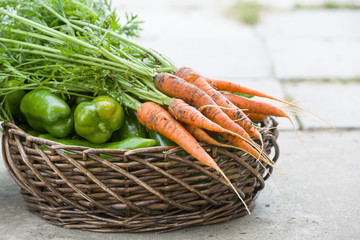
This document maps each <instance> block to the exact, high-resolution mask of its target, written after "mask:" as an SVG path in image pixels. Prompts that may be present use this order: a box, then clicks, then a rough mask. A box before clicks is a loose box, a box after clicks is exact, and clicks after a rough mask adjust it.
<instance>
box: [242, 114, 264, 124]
mask: <svg viewBox="0 0 360 240" xmlns="http://www.w3.org/2000/svg"><path fill="white" fill-rule="evenodd" d="M244 113H245V114H246V115H247V116H248V118H249V119H250V120H251V121H253V122H263V121H265V119H266V115H264V114H261V113H251V112H249V113H247V112H244Z"/></svg>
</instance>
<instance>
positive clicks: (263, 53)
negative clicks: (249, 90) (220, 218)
mask: <svg viewBox="0 0 360 240" xmlns="http://www.w3.org/2000/svg"><path fill="white" fill-rule="evenodd" d="M113 2H114V4H115V6H116V7H118V10H120V11H131V12H134V13H138V14H139V16H140V18H141V19H143V20H145V21H146V22H145V23H144V25H143V28H144V32H143V33H142V35H141V39H140V40H139V42H140V43H141V44H143V45H146V46H149V47H151V48H154V49H156V50H158V51H159V52H161V53H164V54H166V55H168V56H170V57H171V58H172V59H173V60H174V61H175V62H176V63H177V64H178V65H179V66H182V65H187V66H191V67H193V68H195V69H197V70H198V71H200V72H202V73H204V74H206V75H208V76H212V77H223V78H227V79H229V80H231V81H236V82H238V83H241V84H243V85H245V86H249V87H253V88H256V89H259V90H261V91H264V92H267V93H271V94H272V95H274V96H276V97H279V98H287V99H291V100H295V101H296V103H298V104H300V105H302V106H304V107H306V108H308V109H309V110H311V111H313V112H316V113H318V114H320V115H321V116H323V117H324V118H325V119H327V120H328V121H329V122H331V123H332V124H334V125H335V126H336V127H337V128H338V129H337V130H333V129H329V128H328V127H326V128H325V129H323V128H322V127H323V126H324V124H323V123H321V122H320V121H319V120H316V119H314V118H313V117H311V116H310V115H308V114H306V113H304V112H300V115H299V117H298V119H297V120H296V127H299V125H302V126H303V127H304V129H305V131H300V132H299V135H300V137H301V139H302V141H303V143H304V145H305V146H306V148H307V149H308V150H309V152H310V153H311V157H310V156H309V154H308V153H307V151H306V150H305V149H304V147H303V146H302V144H301V143H300V141H299V140H298V139H297V137H296V135H295V133H294V132H292V131H290V129H291V128H292V127H291V125H290V124H289V123H288V122H287V121H286V120H280V121H279V122H280V126H279V129H280V131H281V132H280V138H279V144H280V147H281V154H280V160H279V162H278V167H279V169H280V170H281V171H275V172H274V174H273V177H274V181H275V182H276V184H275V182H274V181H273V180H271V179H269V180H268V181H267V184H266V187H265V189H264V190H263V191H262V192H261V194H260V196H259V198H258V200H257V206H256V207H255V209H254V211H253V213H252V215H249V216H246V217H243V218H240V219H236V220H233V221H229V222H226V223H222V224H216V225H212V226H205V227H195V228H187V229H183V230H179V231H176V232H171V233H166V234H160V235H156V234H154V233H142V234H126V233H121V234H100V233H91V232H83V231H75V230H67V229H62V228H59V227H55V226H52V225H50V224H48V223H46V222H45V221H44V220H42V219H40V218H39V217H37V216H35V215H33V214H32V213H29V212H28V211H26V209H25V207H24V202H23V200H22V197H21V195H20V194H19V192H18V190H19V188H18V186H17V185H16V183H15V182H14V181H13V180H12V178H11V177H10V176H9V174H8V173H7V172H6V170H5V166H4V163H3V161H0V186H1V187H0V239H1V240H2V239H4V240H5V239H6V240H7V239H40V240H41V239H59V240H60V239H62V240H64V239H71V240H73V239H74V240H75V239H80V240H81V239H99V238H102V239H129V240H130V239H140V240H141V239H174V240H177V239H210V240H211V239H224V240H235V239H324V240H325V239H326V240H327V239H360V227H359V226H360V218H359V215H360V212H359V211H360V203H359V201H357V200H358V199H359V197H360V188H359V187H358V182H359V181H360V177H359V176H360V175H359V171H360V164H359V161H358V160H359V155H358V153H359V146H360V125H359V121H358V119H359V113H360V111H359V110H360V109H359V104H358V102H359V100H360V99H359V96H360V95H359V90H360V89H359V88H360V83H359V81H358V78H359V77H360V72H359V71H360V70H359V69H360V65H359V62H360V59H359V56H360V28H359V24H358V22H359V20H360V10H331V11H330V10H324V9H316V10H314V9H312V10H294V9H293V6H294V5H295V4H305V5H319V4H322V3H324V2H327V1H325V0H316V1H314V0H311V1H310V0H290V1H280V0H271V1H261V2H262V3H263V4H266V5H269V6H270V7H271V9H270V10H268V11H265V12H263V13H262V15H261V21H260V23H259V24H258V25H256V26H255V27H249V26H246V25H244V24H242V23H239V22H235V21H234V20H232V19H231V18H230V17H229V16H228V15H227V11H226V9H227V8H228V7H229V6H230V5H231V3H232V2H233V1H232V0H223V1H222V0H199V1H192V0H185V1H175V0H154V1H146V0H122V1H113ZM332 2H334V1H332ZM336 2H338V3H359V2H360V1H358V0H356V1H355V0H352V1H351V0H336ZM304 78H305V79H304ZM307 78H310V79H311V80H310V81H305V80H306V79H307ZM314 78H316V79H315V80H314ZM323 78H330V79H332V81H331V82H328V81H323V80H322V79H323ZM347 78H351V79H347ZM339 79H345V80H341V81H340V80H339ZM344 82H348V83H344ZM272 103H273V104H276V103H274V102H272ZM277 106H280V107H282V106H283V105H282V104H277ZM292 116H293V115H292ZM294 120H295V119H294Z"/></svg>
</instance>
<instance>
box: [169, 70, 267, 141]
mask: <svg viewBox="0 0 360 240" xmlns="http://www.w3.org/2000/svg"><path fill="white" fill-rule="evenodd" d="M175 75H176V76H178V77H180V78H182V79H184V80H185V81H187V82H190V83H192V84H194V85H195V86H197V87H198V88H200V89H201V90H203V91H204V92H205V93H207V94H208V95H209V96H210V97H211V98H212V99H213V100H214V102H215V103H216V104H217V105H219V106H221V107H224V108H223V109H222V110H223V111H224V112H225V113H226V114H227V115H228V116H229V117H230V118H231V119H232V120H235V121H236V122H237V123H239V124H240V126H241V127H243V128H244V129H245V131H246V132H247V133H248V134H250V135H251V136H253V137H256V138H259V139H261V135H260V133H259V132H258V131H257V129H256V127H255V126H254V124H253V122H252V121H250V119H248V118H247V116H246V115H245V114H244V113H243V112H242V111H241V110H240V109H239V108H238V107H236V106H235V105H234V104H233V103H231V101H229V100H227V99H226V98H225V97H224V96H223V95H222V94H221V93H220V92H218V91H216V90H215V89H214V88H213V87H212V86H211V85H210V84H209V83H208V82H207V81H206V80H205V79H204V78H203V77H201V76H200V75H199V74H198V73H196V72H195V71H194V70H192V69H190V68H186V67H182V68H180V69H178V71H177V72H176V73H175Z"/></svg>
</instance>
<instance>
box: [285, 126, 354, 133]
mask: <svg viewBox="0 0 360 240" xmlns="http://www.w3.org/2000/svg"><path fill="white" fill-rule="evenodd" d="M358 130H360V127H337V128H335V129H334V128H322V127H308V128H307V127H305V129H303V130H300V129H297V131H299V132H329V131H332V132H337V131H344V132H346V131H358ZM293 131H294V130H293V129H281V132H293Z"/></svg>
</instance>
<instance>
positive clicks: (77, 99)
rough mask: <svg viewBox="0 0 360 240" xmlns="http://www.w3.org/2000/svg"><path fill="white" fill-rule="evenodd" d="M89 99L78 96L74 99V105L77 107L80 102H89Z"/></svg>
mask: <svg viewBox="0 0 360 240" xmlns="http://www.w3.org/2000/svg"><path fill="white" fill-rule="evenodd" d="M91 100H92V99H91V98H89V97H83V96H79V97H77V98H76V101H75V102H76V104H77V105H79V104H80V103H82V102H91Z"/></svg>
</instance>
